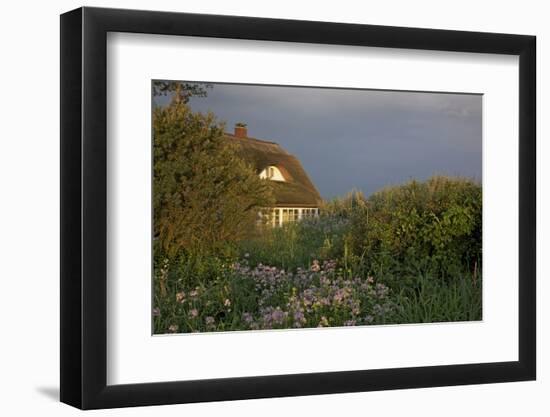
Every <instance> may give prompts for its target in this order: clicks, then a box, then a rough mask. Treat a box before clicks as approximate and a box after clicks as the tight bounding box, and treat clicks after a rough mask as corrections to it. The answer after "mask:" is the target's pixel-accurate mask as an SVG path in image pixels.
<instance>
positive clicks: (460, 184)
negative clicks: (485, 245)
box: [351, 177, 482, 283]
mask: <svg viewBox="0 0 550 417" xmlns="http://www.w3.org/2000/svg"><path fill="white" fill-rule="evenodd" d="M481 204H482V199H481V186H480V185H479V184H477V183H475V182H473V181H471V180H467V179H459V178H458V179H457V178H448V177H433V178H431V179H429V180H428V181H426V182H423V183H420V182H417V181H411V182H409V183H407V184H405V185H402V186H397V187H391V188H387V189H384V190H382V191H380V192H378V193H375V194H374V195H372V196H371V197H370V198H369V199H368V204H366V205H364V206H361V207H360V208H359V209H358V210H356V211H355V212H354V214H353V216H352V217H351V219H352V221H351V231H352V237H353V239H352V244H353V250H354V251H355V252H356V253H361V254H363V255H364V258H365V259H366V262H367V267H368V269H369V270H370V271H371V273H375V274H377V275H384V274H388V273H390V272H391V273H393V274H395V273H397V275H399V276H400V278H399V279H401V280H404V281H407V278H409V277H410V278H412V279H414V277H416V276H417V275H418V273H426V272H429V273H430V274H431V275H433V276H439V277H441V278H451V277H456V276H460V275H461V274H463V273H464V272H469V273H474V270H479V268H480V262H481V225H482V221H481V220H482V219H481V215H482V212H481ZM409 281H410V280H409ZM405 283H407V282H405Z"/></svg>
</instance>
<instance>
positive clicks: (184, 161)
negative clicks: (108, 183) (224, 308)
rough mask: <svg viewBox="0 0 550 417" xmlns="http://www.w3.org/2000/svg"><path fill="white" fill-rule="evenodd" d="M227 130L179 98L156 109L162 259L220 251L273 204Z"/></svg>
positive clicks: (156, 223) (158, 226) (159, 250)
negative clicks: (225, 131) (193, 109)
mask: <svg viewBox="0 0 550 417" xmlns="http://www.w3.org/2000/svg"><path fill="white" fill-rule="evenodd" d="M223 128H224V126H223V124H221V123H219V122H218V121H217V120H216V118H215V116H214V115H213V114H211V113H209V114H202V113H195V112H193V111H192V110H191V108H190V107H189V106H188V105H187V104H186V101H185V100H182V99H181V96H180V95H178V94H175V95H174V96H173V99H172V101H171V103H170V104H169V105H167V106H158V107H156V108H155V109H154V110H153V136H154V179H153V187H154V188H153V206H154V216H153V218H154V233H155V253H156V254H157V255H161V256H162V257H163V258H168V259H173V258H174V257H176V256H178V255H181V254H185V255H187V256H197V255H198V256H200V255H208V254H216V253H220V251H224V250H225V249H227V248H229V247H231V246H232V244H233V243H236V242H238V241H240V240H242V239H243V238H245V237H246V236H247V235H248V234H249V233H251V232H252V231H253V230H254V227H255V222H256V220H257V218H258V213H259V212H260V210H261V209H262V208H264V207H269V206H270V205H272V204H273V198H272V193H271V188H270V185H269V182H268V181H265V180H262V179H260V178H259V176H258V175H257V174H256V172H255V171H254V169H253V168H252V167H251V166H250V165H249V164H247V163H246V162H245V161H243V160H242V159H241V158H240V157H239V156H238V153H237V149H236V146H237V145H235V144H232V143H231V142H230V140H228V139H227V138H224V135H223V131H224V129H223ZM157 259H158V258H157Z"/></svg>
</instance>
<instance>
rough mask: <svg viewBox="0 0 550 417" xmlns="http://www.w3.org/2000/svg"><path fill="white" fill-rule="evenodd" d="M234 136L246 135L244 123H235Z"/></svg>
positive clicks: (242, 136) (243, 136) (244, 136)
mask: <svg viewBox="0 0 550 417" xmlns="http://www.w3.org/2000/svg"><path fill="white" fill-rule="evenodd" d="M235 136H236V137H238V138H246V137H247V136H248V131H247V129H246V123H237V124H235Z"/></svg>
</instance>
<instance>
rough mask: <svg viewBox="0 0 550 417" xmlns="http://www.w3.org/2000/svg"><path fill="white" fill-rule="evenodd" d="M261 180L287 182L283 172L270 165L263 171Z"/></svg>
mask: <svg viewBox="0 0 550 417" xmlns="http://www.w3.org/2000/svg"><path fill="white" fill-rule="evenodd" d="M260 178H264V179H268V180H271V181H282V182H285V181H286V180H285V177H284V176H283V173H282V172H281V170H280V169H279V168H277V167H276V166H275V165H270V166H268V167H266V168H264V169H263V171H262V172H260Z"/></svg>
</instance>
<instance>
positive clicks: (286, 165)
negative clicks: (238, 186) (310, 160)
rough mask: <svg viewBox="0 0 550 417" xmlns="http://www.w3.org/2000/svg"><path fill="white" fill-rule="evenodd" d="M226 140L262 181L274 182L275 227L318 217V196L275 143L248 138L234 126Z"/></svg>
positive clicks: (295, 163)
mask: <svg viewBox="0 0 550 417" xmlns="http://www.w3.org/2000/svg"><path fill="white" fill-rule="evenodd" d="M225 136H226V139H227V140H230V141H231V142H232V143H234V144H237V145H238V150H239V153H240V154H241V156H242V158H243V159H244V160H245V161H248V162H249V163H250V164H252V166H253V167H254V168H255V169H256V172H257V173H258V175H259V176H260V177H261V178H265V179H268V180H270V181H273V190H274V194H275V207H273V208H272V216H271V221H272V223H273V224H274V225H281V224H283V223H285V222H292V221H296V220H299V219H302V218H305V217H313V216H317V215H318V214H319V205H320V203H321V196H320V195H319V192H318V191H317V189H316V188H315V185H313V183H312V182H311V180H310V178H309V176H308V175H307V173H306V171H305V170H304V168H303V167H302V164H301V163H300V161H299V160H298V159H297V158H296V157H295V156H294V155H291V154H289V153H288V152H287V151H286V150H285V149H283V148H282V147H281V146H280V145H279V144H278V143H275V142H270V141H265V140H260V139H256V138H251V137H249V136H248V132H247V129H246V126H245V125H242V124H238V125H236V126H235V132H234V133H233V134H230V133H226V134H225Z"/></svg>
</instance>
